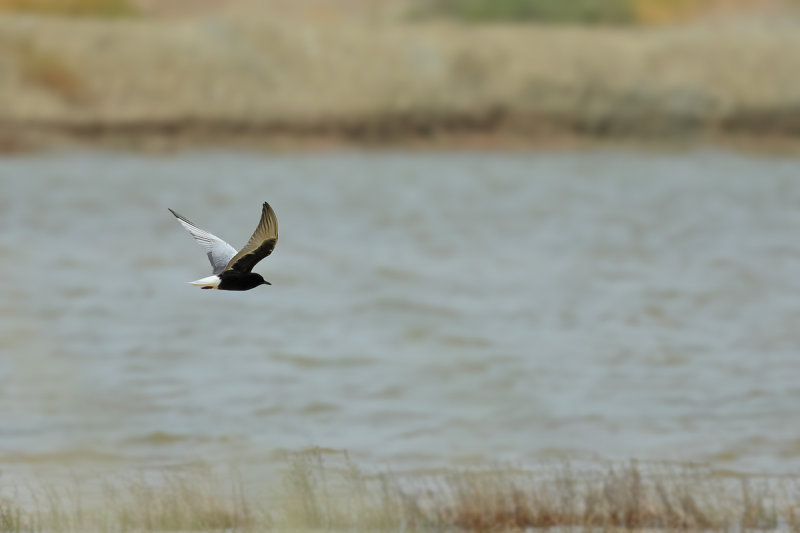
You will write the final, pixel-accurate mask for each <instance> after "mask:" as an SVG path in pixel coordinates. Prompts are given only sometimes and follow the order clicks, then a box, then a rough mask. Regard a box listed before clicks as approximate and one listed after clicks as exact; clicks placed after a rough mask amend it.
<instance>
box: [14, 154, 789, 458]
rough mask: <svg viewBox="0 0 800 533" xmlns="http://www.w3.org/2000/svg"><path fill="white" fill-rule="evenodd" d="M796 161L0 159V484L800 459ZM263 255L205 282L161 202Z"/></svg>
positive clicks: (699, 157)
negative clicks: (313, 459)
mask: <svg viewBox="0 0 800 533" xmlns="http://www.w3.org/2000/svg"><path fill="white" fill-rule="evenodd" d="M799 171H800V159H796V158H774V157H751V156H745V155H735V154H729V153H723V152H715V151H699V152H687V153H662V154H654V153H637V152H628V151H622V150H609V151H598V152H588V153H587V152H582V153H578V152H575V153H569V152H567V153H557V154H531V155H520V154H502V153H496V154H481V155H474V154H467V153H445V154H420V153H412V154H403V153H370V154H359V153H337V154H321V155H253V154H242V153H230V152H228V153H225V152H220V153H187V154H182V155H177V156H169V157H153V156H138V155H124V154H108V153H61V154H52V155H32V156H23V157H12V158H5V159H2V160H0V291H2V295H3V296H2V299H0V352H2V356H1V357H0V468H2V469H3V470H4V471H6V472H8V471H17V470H18V471H25V470H26V469H28V468H31V469H38V468H50V467H53V468H55V467H61V466H64V465H68V466H70V467H79V468H83V467H85V468H89V467H92V466H98V465H99V466H103V467H107V468H111V469H117V470H119V469H123V470H125V469H141V468H162V467H165V466H180V465H184V464H193V463H197V462H203V463H208V464H216V463H219V462H225V461H237V462H240V463H245V464H253V465H255V464H266V463H269V461H270V460H272V459H274V458H275V457H276V456H277V455H279V454H280V453H281V452H282V451H287V450H288V451H291V450H298V449H302V448H306V447H309V446H321V447H326V448H334V449H346V450H348V451H349V452H350V453H351V454H353V455H354V456H355V457H356V458H358V460H360V461H363V462H367V463H374V464H379V465H380V464H383V465H390V466H391V467H392V468H394V469H415V468H430V467H437V466H447V465H463V464H472V463H474V462H495V461H503V462H505V461H508V462H514V463H525V464H528V463H533V462H537V461H542V460H550V459H552V458H560V457H579V458H603V459H629V458H632V457H637V458H642V459H658V460H675V461H704V462H710V463H711V464H713V465H717V466H720V467H724V468H730V469H737V470H744V471H759V472H762V471H766V472H777V473H782V472H795V473H796V472H798V471H800V429H798V428H800V180H798V173H799ZM264 200H268V201H269V202H270V203H271V204H272V205H273V207H274V208H275V210H276V212H277V215H278V220H279V224H280V240H279V242H278V246H277V248H276V251H275V253H274V254H273V255H272V256H271V257H269V258H268V259H267V260H265V261H263V262H262V263H261V264H259V265H258V267H257V268H256V271H258V272H260V273H262V274H263V275H264V277H265V278H266V279H267V280H269V281H271V282H272V284H273V285H272V286H271V287H261V288H259V289H256V290H253V291H251V292H247V293H225V292H217V291H203V290H198V289H197V288H195V287H191V286H189V285H186V284H185V282H186V281H190V280H194V279H197V278H199V277H203V276H205V275H207V274H208V273H209V271H210V267H209V265H208V263H207V261H206V258H205V255H204V253H203V251H202V249H201V248H200V247H199V246H197V245H196V244H195V243H194V242H193V241H192V239H191V238H190V237H189V235H188V234H187V233H186V232H185V231H184V230H183V229H182V228H181V227H180V225H179V224H177V222H176V221H175V220H174V219H173V217H172V215H170V214H169V212H168V211H167V207H172V208H174V209H176V210H177V211H178V212H180V213H182V214H184V215H185V216H187V217H188V218H189V219H190V220H193V221H194V222H196V223H197V224H198V225H200V226H201V227H203V228H206V229H209V230H210V231H212V232H214V233H216V234H217V235H219V236H220V237H222V238H224V239H226V240H228V241H229V242H230V243H231V244H232V245H234V246H235V247H238V246H241V245H242V244H243V243H244V242H245V241H246V239H247V238H248V237H249V235H250V232H251V231H252V230H253V229H254V228H255V225H256V223H257V220H258V216H259V212H260V205H261V202H262V201H264Z"/></svg>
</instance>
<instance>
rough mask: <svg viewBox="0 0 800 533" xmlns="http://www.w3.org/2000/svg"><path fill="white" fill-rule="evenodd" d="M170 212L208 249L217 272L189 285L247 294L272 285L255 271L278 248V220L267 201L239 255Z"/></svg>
mask: <svg viewBox="0 0 800 533" xmlns="http://www.w3.org/2000/svg"><path fill="white" fill-rule="evenodd" d="M169 212H170V213H172V214H173V215H175V217H176V218H177V219H178V222H180V223H181V225H182V226H183V227H184V228H186V230H187V231H188V232H189V233H191V234H192V237H194V240H196V241H197V242H198V244H200V246H202V247H203V248H205V250H206V254H207V255H208V260H209V261H211V266H212V267H213V269H214V270H213V273H212V275H211V276H208V277H207V278H203V279H198V280H197V281H190V282H189V283H191V284H192V285H196V286H198V287H202V288H203V289H219V290H221V291H248V290H250V289H254V288H256V287H258V286H259V285H272V284H271V283H270V282H269V281H265V280H264V278H262V277H261V274H256V273H255V272H252V270H253V267H254V266H256V263H258V262H259V261H261V260H262V259H264V258H265V257H267V256H268V255H269V254H271V253H272V250H274V249H275V243H277V242H278V219H277V218H276V217H275V211H273V210H272V208H271V207H270V206H269V204H268V203H267V202H264V206H263V208H262V209H261V220H260V221H259V223H258V227H257V228H256V230H255V231H254V232H253V235H252V237H250V240H249V241H247V244H245V245H244V247H242V249H241V250H239V251H238V252H237V251H236V250H235V249H234V248H233V246H231V245H230V244H228V243H227V242H225V241H223V240H222V239H220V238H219V237H217V236H216V235H212V234H211V233H209V232H207V231H206V230H203V229H200V228H198V227H197V226H195V225H194V224H192V223H191V222H189V220H188V219H186V218H184V217H182V216H181V215H179V214H178V213H176V212H175V211H173V210H172V209H170V210H169Z"/></svg>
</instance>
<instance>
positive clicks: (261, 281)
mask: <svg viewBox="0 0 800 533" xmlns="http://www.w3.org/2000/svg"><path fill="white" fill-rule="evenodd" d="M253 275H254V276H258V277H257V278H256V281H258V282H259V284H258V285H272V283H270V282H269V281H267V280H265V279H264V278H263V277H261V274H256V273H255V272H254V273H253Z"/></svg>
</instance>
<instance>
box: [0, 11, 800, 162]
mask: <svg viewBox="0 0 800 533" xmlns="http://www.w3.org/2000/svg"><path fill="white" fill-rule="evenodd" d="M245 5H248V4H245ZM255 6H256V7H254V5H250V7H248V8H243V7H240V8H239V9H227V10H218V11H214V12H206V11H203V12H201V13H198V14H196V15H193V16H187V17H179V18H164V17H132V18H120V19H69V18H47V17H41V16H32V15H11V14H5V15H2V16H0V148H4V149H6V150H12V149H16V148H26V147H36V146H48V145H53V144H61V143H65V142H67V143H69V142H73V143H88V144H111V145H122V146H138V147H162V146H170V145H176V144H177V145H181V144H196V143H199V144H206V143H219V142H234V143H246V144H255V145H261V144H263V145H293V144H299V145H303V146H317V145H325V144H330V143H340V142H344V143H354V144H365V143H366V144H376V145H386V144H411V145H430V144H434V145H435V144H437V143H443V144H445V145H447V144H453V145H456V146H458V145H463V146H472V145H489V146H492V145H498V144H499V145H507V146H531V145H533V146H541V145H542V144H553V143H556V144H557V143H561V142H574V141H575V140H576V139H577V140H580V139H584V140H586V139H589V140H598V139H600V140H609V139H610V140H631V139H635V140H641V139H647V140H655V141H668V142H695V141H698V140H709V139H712V140H719V139H722V140H725V139H733V140H737V139H750V140H753V139H756V140H764V139H767V140H776V141H779V142H782V143H784V144H787V145H791V146H794V144H795V142H796V140H800V22H797V21H787V20H784V21H774V20H772V21H764V20H761V21H742V20H739V21H728V22H724V23H720V22H718V23H715V24H714V25H711V24H710V23H706V24H696V25H689V26H679V27H677V26H675V27H661V28H578V27H547V26H536V25H509V24H506V25H481V26H470V25H459V24H455V23H447V22H442V21H413V20H409V19H407V18H404V17H387V16H377V15H374V14H373V16H370V15H369V14H367V15H365V14H364V13H360V14H359V15H358V16H348V17H346V18H344V17H341V16H338V17H337V16H332V15H330V14H327V15H326V14H324V13H323V14H322V15H320V14H317V15H315V16H308V14H307V13H306V14H305V15H304V16H303V17H298V16H294V15H292V14H291V13H288V14H287V13H286V12H280V16H276V17H272V16H270V15H271V14H270V13H265V12H264V9H262V8H259V7H257V6H258V4H255Z"/></svg>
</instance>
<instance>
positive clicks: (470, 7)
mask: <svg viewBox="0 0 800 533" xmlns="http://www.w3.org/2000/svg"><path fill="white" fill-rule="evenodd" d="M429 9H430V13H431V14H433V15H436V16H446V17H452V18H456V19H460V20H464V21H469V22H494V21H518V22H528V21H538V22H552V23H575V24H631V23H633V22H635V20H636V13H635V10H634V8H633V5H632V4H631V2H630V0H433V2H432V5H431V7H430V8H429Z"/></svg>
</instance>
